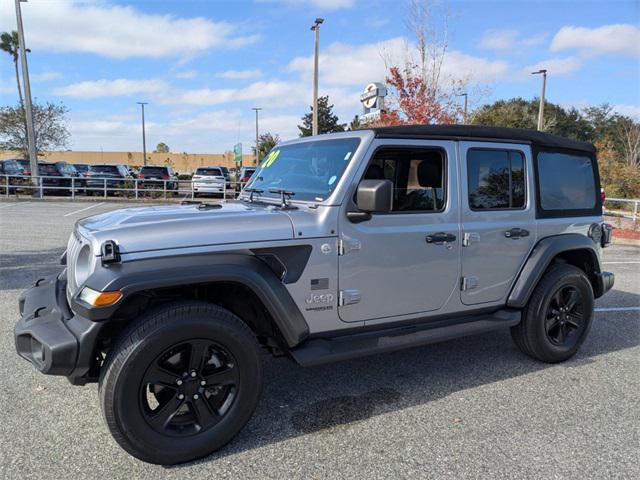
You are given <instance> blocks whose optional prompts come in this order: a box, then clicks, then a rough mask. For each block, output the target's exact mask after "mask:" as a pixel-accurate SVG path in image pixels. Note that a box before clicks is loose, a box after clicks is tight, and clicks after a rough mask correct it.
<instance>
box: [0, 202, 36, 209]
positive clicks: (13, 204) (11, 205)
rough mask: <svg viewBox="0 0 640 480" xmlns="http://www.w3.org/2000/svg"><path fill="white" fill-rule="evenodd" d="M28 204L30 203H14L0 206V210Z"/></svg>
mask: <svg viewBox="0 0 640 480" xmlns="http://www.w3.org/2000/svg"><path fill="white" fill-rule="evenodd" d="M29 203H31V202H15V203H10V204H8V205H1V206H0V209H3V208H10V207H15V206H16V205H28V204H29Z"/></svg>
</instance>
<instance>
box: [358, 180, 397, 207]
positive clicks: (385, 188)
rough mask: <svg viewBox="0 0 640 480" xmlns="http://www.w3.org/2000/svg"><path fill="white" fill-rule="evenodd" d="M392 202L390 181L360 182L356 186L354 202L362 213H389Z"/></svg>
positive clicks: (391, 184)
mask: <svg viewBox="0 0 640 480" xmlns="http://www.w3.org/2000/svg"><path fill="white" fill-rule="evenodd" d="M392 201H393V183H392V182H391V180H362V181H361V182H360V184H359V185H358V192H357V194H356V202H357V203H358V208H359V209H360V210H362V211H363V212H368V213H374V212H390V211H391V204H392Z"/></svg>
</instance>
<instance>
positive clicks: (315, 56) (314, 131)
mask: <svg viewBox="0 0 640 480" xmlns="http://www.w3.org/2000/svg"><path fill="white" fill-rule="evenodd" d="M323 22H324V18H316V21H315V22H313V25H311V31H312V32H314V33H315V44H314V50H313V124H312V127H311V135H318V50H319V48H320V24H321V23H323Z"/></svg>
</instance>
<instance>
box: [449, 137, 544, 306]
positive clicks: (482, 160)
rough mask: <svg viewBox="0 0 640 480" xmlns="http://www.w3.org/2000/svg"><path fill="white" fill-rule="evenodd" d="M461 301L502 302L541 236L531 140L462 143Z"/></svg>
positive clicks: (465, 302) (473, 303)
mask: <svg viewBox="0 0 640 480" xmlns="http://www.w3.org/2000/svg"><path fill="white" fill-rule="evenodd" d="M460 169H461V192H462V195H461V197H462V198H461V203H462V229H463V239H462V243H463V247H462V280H461V292H460V295H461V300H462V303H464V304H466V305H477V304H483V303H492V302H500V301H503V300H504V299H505V297H506V296H507V294H508V293H509V291H510V289H511V286H512V284H513V282H514V280H515V277H516V275H517V274H518V272H519V271H520V268H521V267H522V265H523V263H524V261H525V260H526V258H527V256H528V254H529V252H530V251H531V248H532V247H533V245H534V244H535V241H536V233H537V232H536V222H535V205H534V201H533V198H534V197H533V178H532V175H531V172H532V165H531V150H530V148H529V146H526V145H518V144H513V145H508V144H494V143H487V142H461V143H460Z"/></svg>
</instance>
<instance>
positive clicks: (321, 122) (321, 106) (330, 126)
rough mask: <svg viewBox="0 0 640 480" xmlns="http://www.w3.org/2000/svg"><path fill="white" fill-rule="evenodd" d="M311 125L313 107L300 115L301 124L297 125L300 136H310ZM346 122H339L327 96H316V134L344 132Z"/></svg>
mask: <svg viewBox="0 0 640 480" xmlns="http://www.w3.org/2000/svg"><path fill="white" fill-rule="evenodd" d="M312 126H313V107H311V111H310V112H309V113H307V114H305V115H304V117H302V125H298V129H299V130H300V136H301V137H309V136H311V132H312ZM346 126H347V124H346V123H339V120H338V116H337V115H335V114H334V113H333V105H329V96H328V95H327V96H325V97H320V98H318V134H320V135H322V134H323V133H334V132H344V129H345V127H346Z"/></svg>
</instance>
